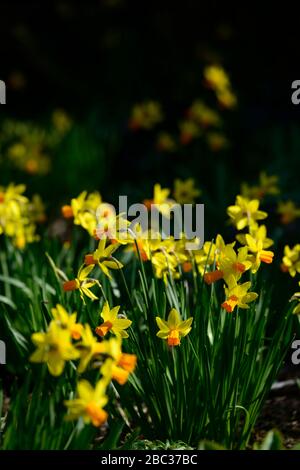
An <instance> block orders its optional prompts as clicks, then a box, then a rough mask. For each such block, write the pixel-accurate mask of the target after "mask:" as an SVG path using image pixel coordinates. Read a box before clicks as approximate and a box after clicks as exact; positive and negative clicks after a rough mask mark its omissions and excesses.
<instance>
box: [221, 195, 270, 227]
mask: <svg viewBox="0 0 300 470" xmlns="http://www.w3.org/2000/svg"><path fill="white" fill-rule="evenodd" d="M227 214H228V215H229V217H230V219H231V220H232V222H233V224H234V225H235V226H236V228H237V229H238V230H243V228H245V227H247V226H250V227H251V225H253V224H254V223H255V222H256V221H257V220H263V219H265V218H266V217H268V214H267V213H266V212H263V211H260V210H259V200H258V199H252V200H250V199H248V198H244V197H242V196H237V197H236V201H235V205H234V206H229V207H228V208H227Z"/></svg>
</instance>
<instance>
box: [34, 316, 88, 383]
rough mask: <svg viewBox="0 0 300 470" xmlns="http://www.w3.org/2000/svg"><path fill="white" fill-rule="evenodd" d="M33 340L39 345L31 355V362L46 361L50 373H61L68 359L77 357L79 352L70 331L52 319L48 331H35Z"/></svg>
mask: <svg viewBox="0 0 300 470" xmlns="http://www.w3.org/2000/svg"><path fill="white" fill-rule="evenodd" d="M31 339H32V342H33V343H34V344H35V346H36V347H37V349H36V351H34V353H33V354H32V355H31V356H30V361H31V362H46V363H47V366H48V369H49V372H50V374H52V375H54V376H58V375H61V374H62V372H63V370H64V367H65V363H66V361H70V360H72V359H77V358H78V357H79V352H78V351H77V350H76V349H75V347H74V346H73V345H72V343H71V336H70V332H69V331H68V330H67V329H62V328H61V326H60V325H58V324H57V322H56V321H52V322H51V323H50V325H49V328H48V331H47V332H46V333H33V335H32V337H31Z"/></svg>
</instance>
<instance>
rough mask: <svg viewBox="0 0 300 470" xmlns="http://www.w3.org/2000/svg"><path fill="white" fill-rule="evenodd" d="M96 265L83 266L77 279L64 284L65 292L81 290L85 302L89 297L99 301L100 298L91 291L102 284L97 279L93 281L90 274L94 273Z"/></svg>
mask: <svg viewBox="0 0 300 470" xmlns="http://www.w3.org/2000/svg"><path fill="white" fill-rule="evenodd" d="M93 269H94V265H93V264H91V265H89V266H84V265H83V266H81V268H80V269H79V271H78V274H77V277H76V278H75V279H73V280H71V281H66V282H64V284H63V290H64V291H65V292H70V291H74V290H79V292H80V297H81V299H82V300H83V302H84V296H86V297H88V298H89V299H91V300H97V299H98V297H97V296H96V295H95V294H93V292H92V291H91V290H90V289H91V287H94V286H95V285H96V284H97V285H98V286H99V285H100V283H99V281H97V279H92V278H90V277H88V276H89V274H90V273H91V272H92V271H93Z"/></svg>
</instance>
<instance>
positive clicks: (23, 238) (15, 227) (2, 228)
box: [0, 183, 46, 249]
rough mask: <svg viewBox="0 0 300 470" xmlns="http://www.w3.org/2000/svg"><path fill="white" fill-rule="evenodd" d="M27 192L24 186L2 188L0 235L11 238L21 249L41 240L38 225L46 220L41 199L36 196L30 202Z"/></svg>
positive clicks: (0, 198) (11, 185) (12, 185)
mask: <svg viewBox="0 0 300 470" xmlns="http://www.w3.org/2000/svg"><path fill="white" fill-rule="evenodd" d="M25 190H26V186H25V185H23V184H20V185H14V184H13V183H11V184H10V185H9V186H7V187H0V235H1V234H5V235H6V236H7V237H9V238H11V239H12V242H13V244H14V245H15V246H16V247H17V248H19V249H23V248H24V247H25V246H26V245H27V244H28V243H33V242H35V241H37V240H39V237H38V235H37V234H36V224H37V223H41V222H44V221H45V219H46V217H45V212H44V210H45V208H44V205H43V203H42V201H41V198H40V197H39V196H34V197H33V199H32V201H30V200H29V199H28V198H27V197H26V196H25V195H24V192H25Z"/></svg>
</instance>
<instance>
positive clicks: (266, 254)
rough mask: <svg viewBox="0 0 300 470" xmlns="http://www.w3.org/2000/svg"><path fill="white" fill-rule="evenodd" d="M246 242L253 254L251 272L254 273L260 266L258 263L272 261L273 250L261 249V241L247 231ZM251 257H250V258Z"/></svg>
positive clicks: (269, 262)
mask: <svg viewBox="0 0 300 470" xmlns="http://www.w3.org/2000/svg"><path fill="white" fill-rule="evenodd" d="M245 237H246V242H247V246H248V248H249V251H251V252H252V253H253V254H254V256H253V257H252V269H251V270H252V272H253V273H256V272H257V270H258V269H259V267H260V263H261V262H263V263H266V264H271V263H272V262H273V257H274V253H273V251H269V250H264V249H263V241H262V240H256V239H255V238H254V237H252V236H251V235H250V234H249V233H246V235H245ZM250 259H251V258H250Z"/></svg>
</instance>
